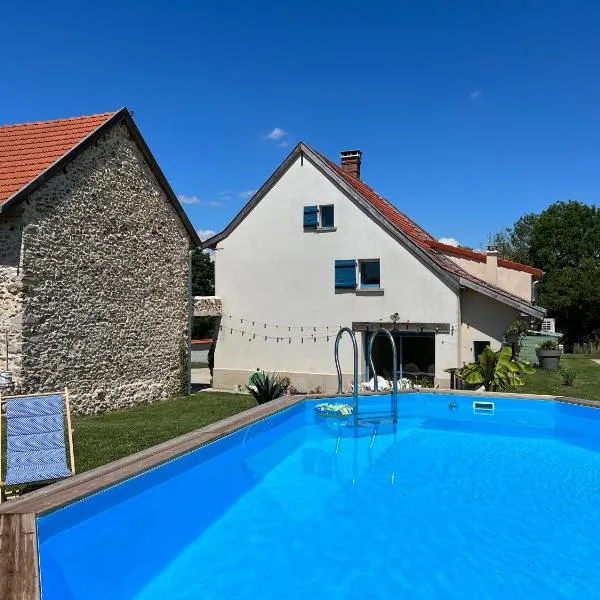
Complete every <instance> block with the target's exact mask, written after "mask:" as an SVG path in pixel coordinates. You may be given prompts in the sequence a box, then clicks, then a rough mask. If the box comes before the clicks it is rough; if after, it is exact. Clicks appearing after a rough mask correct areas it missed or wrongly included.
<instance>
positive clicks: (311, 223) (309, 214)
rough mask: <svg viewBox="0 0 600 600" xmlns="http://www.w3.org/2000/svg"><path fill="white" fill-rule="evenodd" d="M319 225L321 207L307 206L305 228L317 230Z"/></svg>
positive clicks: (305, 209) (305, 208)
mask: <svg viewBox="0 0 600 600" xmlns="http://www.w3.org/2000/svg"><path fill="white" fill-rule="evenodd" d="M318 224H319V207H318V206H305V207H304V227H306V228H309V229H316V228H317V226H318Z"/></svg>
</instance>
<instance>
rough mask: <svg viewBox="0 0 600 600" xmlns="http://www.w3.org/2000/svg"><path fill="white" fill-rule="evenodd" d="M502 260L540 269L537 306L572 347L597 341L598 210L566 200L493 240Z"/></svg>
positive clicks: (599, 293) (527, 217)
mask: <svg viewBox="0 0 600 600" xmlns="http://www.w3.org/2000/svg"><path fill="white" fill-rule="evenodd" d="M492 243H495V244H496V245H497V246H498V248H499V250H500V253H501V255H502V257H503V258H508V259H512V260H516V261H518V262H523V263H526V264H530V265H532V266H535V267H538V268H541V269H543V270H544V271H545V273H546V276H545V278H544V280H543V281H542V282H541V283H540V285H539V289H538V291H539V296H538V298H539V303H540V305H541V306H543V307H544V308H546V309H548V314H549V316H551V317H556V320H557V326H558V328H559V330H560V331H561V332H563V333H564V334H565V342H566V343H567V345H569V346H570V345H571V344H572V343H574V342H578V341H587V340H590V339H594V338H596V337H600V209H598V208H597V207H595V206H591V205H588V204H584V203H582V202H576V201H573V200H569V201H568V202H555V203H554V204H551V205H550V206H549V207H548V208H547V209H546V210H544V211H543V212H541V213H540V214H539V215H536V214H526V215H524V216H523V217H521V218H520V219H519V220H518V221H517V222H516V223H515V224H514V226H513V227H510V228H506V229H504V230H503V231H502V232H500V233H499V234H497V235H496V236H494V237H492Z"/></svg>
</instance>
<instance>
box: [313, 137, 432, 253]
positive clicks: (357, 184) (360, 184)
mask: <svg viewBox="0 0 600 600" xmlns="http://www.w3.org/2000/svg"><path fill="white" fill-rule="evenodd" d="M309 148H310V150H312V151H313V152H314V153H315V154H317V155H318V156H320V157H321V158H322V159H323V160H324V161H325V162H326V163H327V164H329V165H330V166H331V167H332V168H333V169H334V170H335V171H336V172H337V173H338V174H340V175H341V176H342V177H344V178H345V179H347V180H348V182H349V183H350V185H352V186H353V187H354V188H355V189H356V190H357V191H358V192H359V193H360V194H361V195H363V196H364V192H365V191H366V192H367V193H370V194H372V195H373V196H376V197H377V199H378V200H380V201H381V202H383V203H384V204H386V205H387V206H388V207H389V208H390V209H391V210H393V211H395V212H397V213H398V214H399V215H400V216H401V217H402V218H404V219H406V221H407V222H408V223H410V225H411V226H412V227H414V228H415V229H417V230H418V231H419V233H420V235H421V237H424V238H426V239H419V237H417V236H414V235H411V234H410V233H409V232H407V231H406V232H405V233H406V234H407V235H409V236H410V237H411V239H412V240H413V241H414V242H415V243H417V244H422V243H425V242H426V241H427V239H428V240H429V241H435V238H434V237H433V236H432V235H431V234H430V233H429V232H428V231H427V230H426V229H424V228H423V227H421V225H419V224H418V223H417V222H416V221H415V220H414V219H412V218H411V217H409V216H408V215H407V214H406V213H405V212H403V211H401V210H400V209H399V208H398V207H397V206H396V205H395V204H394V203H393V202H391V201H390V200H388V199H387V198H385V197H384V196H382V195H381V194H380V193H379V192H377V191H376V190H375V189H373V188H372V187H371V186H370V185H369V184H368V183H366V182H365V181H363V180H362V179H359V178H357V177H354V176H353V175H350V173H346V171H344V169H342V168H341V167H340V166H339V165H338V164H336V163H335V162H334V161H332V160H331V159H330V158H328V157H327V156H325V155H323V154H321V153H320V152H318V151H316V150H315V149H314V148H312V147H310V146H309ZM360 188H366V189H364V190H362V189H360ZM367 200H368V198H367ZM375 208H377V209H378V210H380V209H379V208H378V207H375ZM380 212H381V210H380ZM384 216H385V215H384Z"/></svg>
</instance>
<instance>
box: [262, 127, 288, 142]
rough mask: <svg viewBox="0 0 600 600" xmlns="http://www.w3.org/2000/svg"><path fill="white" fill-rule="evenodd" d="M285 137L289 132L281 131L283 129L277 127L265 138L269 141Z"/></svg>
mask: <svg viewBox="0 0 600 600" xmlns="http://www.w3.org/2000/svg"><path fill="white" fill-rule="evenodd" d="M284 135H287V132H286V131H284V130H283V129H281V127H275V128H273V129H271V131H269V133H267V135H266V136H265V137H266V138H267V139H268V140H275V141H277V140H280V139H281V138H282V137H283V136H284Z"/></svg>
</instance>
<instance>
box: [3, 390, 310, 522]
mask: <svg viewBox="0 0 600 600" xmlns="http://www.w3.org/2000/svg"><path fill="white" fill-rule="evenodd" d="M304 398H305V397H304V396H288V397H285V398H283V399H281V400H275V401H272V402H268V403H266V404H262V405H260V406H257V407H255V408H251V409H250V410H247V411H244V412H241V413H239V414H237V415H234V416H232V417H229V418H227V419H223V420H222V421H219V422H217V423H213V424H212V425H208V426H207V427H203V428H202V429H197V430H195V431H192V432H190V433H187V434H185V435H182V436H180V437H177V438H174V439H172V440H169V441H167V442H164V443H162V444H159V445H157V446H152V447H151V448H148V449H146V450H142V451H141V452H138V453H136V454H132V455H131V456H127V457H125V458H122V459H120V460H117V461H114V462H111V463H109V464H107V465H104V466H102V467H98V468H97V469H92V470H91V471H87V472H85V473H81V474H80V475H75V476H74V477H70V478H69V479H65V480H63V481H60V482H58V483H55V484H52V485H49V486H46V487H44V488H41V489H39V490H36V491H35V492H31V493H30V494H27V495H26V496H23V497H22V498H19V499H17V500H9V501H8V502H4V503H2V504H0V514H4V513H29V512H31V513H34V514H36V515H40V514H43V513H45V512H48V511H51V510H53V509H56V508H59V507H61V506H64V505H65V504H68V503H69V502H72V501H74V500H77V499H79V498H82V497H84V496H88V495H90V494H93V493H94V492H97V491H99V490H102V489H104V488H107V487H110V486H111V485H114V484H116V483H120V482H121V481H124V480H125V479H128V478H130V477H132V476H134V475H137V474H139V473H141V472H143V471H147V470H148V469H151V468H152V467H155V466H158V465H160V464H163V463H165V462H167V461H169V460H172V459H173V458H176V457H178V456H181V455H182V454H185V453H186V452H190V451H192V450H195V449H196V448H198V447H200V446H203V445H205V444H207V443H210V442H212V441H215V440H217V439H219V438H221V437H223V436H225V435H227V434H229V433H232V432H234V431H237V430H238V429H241V428H242V427H245V426H246V425H250V424H252V423H255V422H257V421H259V420H261V419H264V418H265V417H268V416H271V415H273V414H275V413H277V412H280V411H282V410H285V409H286V408H289V407H291V406H294V405H295V404H299V403H300V402H302V401H303V400H304Z"/></svg>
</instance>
